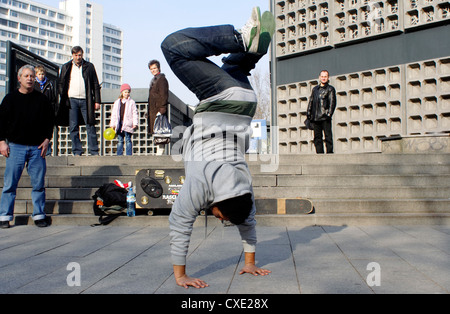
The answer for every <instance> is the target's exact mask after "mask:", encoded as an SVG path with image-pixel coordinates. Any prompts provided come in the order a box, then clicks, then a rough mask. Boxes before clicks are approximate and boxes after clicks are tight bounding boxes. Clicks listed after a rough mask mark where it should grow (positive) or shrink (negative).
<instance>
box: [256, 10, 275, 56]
mask: <svg viewBox="0 0 450 314" xmlns="http://www.w3.org/2000/svg"><path fill="white" fill-rule="evenodd" d="M274 32H275V18H274V17H273V14H272V13H270V12H269V11H266V12H264V13H263V15H262V17H261V33H260V36H259V43H258V50H257V51H258V53H262V54H265V53H267V49H269V45H270V43H271V41H272V36H273V34H274Z"/></svg>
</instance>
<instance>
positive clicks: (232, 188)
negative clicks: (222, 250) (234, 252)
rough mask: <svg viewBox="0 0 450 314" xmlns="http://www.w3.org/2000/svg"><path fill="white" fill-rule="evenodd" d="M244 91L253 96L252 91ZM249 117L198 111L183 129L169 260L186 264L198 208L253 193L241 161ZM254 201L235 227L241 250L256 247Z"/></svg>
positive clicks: (246, 168) (247, 170)
mask: <svg viewBox="0 0 450 314" xmlns="http://www.w3.org/2000/svg"><path fill="white" fill-rule="evenodd" d="M252 95H253V96H252ZM240 96H241V97H242V95H240ZM247 96H248V97H249V98H251V99H252V100H253V99H254V98H253V97H254V93H253V91H249V95H247ZM248 103H249V102H247V104H248ZM251 103H252V102H251ZM253 105H256V99H255V103H254V104H253ZM251 120H252V117H251V116H247V115H240V114H231V113H224V112H200V113H197V114H195V116H194V121H193V125H192V126H190V127H189V128H188V129H187V130H186V131H185V132H184V134H183V139H182V142H181V149H182V152H181V153H182V156H183V159H184V165H185V171H186V180H185V182H184V184H183V187H182V188H181V190H180V193H179V195H178V197H177V199H176V201H175V203H174V205H173V207H172V211H171V214H170V216H169V223H170V230H171V231H170V236H171V242H170V245H171V254H172V263H173V264H174V265H186V256H187V253H188V248H189V242H190V238H191V233H192V230H193V224H194V222H195V220H196V218H197V216H198V215H199V213H200V211H201V210H204V209H207V208H209V207H210V206H211V205H213V204H215V203H217V202H220V201H223V200H225V199H229V198H233V197H236V196H241V195H244V194H247V193H251V194H252V198H253V188H252V177H251V174H250V171H249V168H248V165H247V163H246V161H245V152H246V151H247V149H248V144H249V140H250V136H251V126H250V123H251ZM174 148H176V146H174ZM254 203H255V202H254V201H253V208H252V210H251V213H250V215H249V217H248V218H247V220H246V221H245V222H244V223H243V224H241V225H238V226H237V228H238V229H239V232H240V235H241V238H242V243H243V246H244V251H245V252H255V246H256V230H255V226H256V221H255V212H256V208H255V204H254Z"/></svg>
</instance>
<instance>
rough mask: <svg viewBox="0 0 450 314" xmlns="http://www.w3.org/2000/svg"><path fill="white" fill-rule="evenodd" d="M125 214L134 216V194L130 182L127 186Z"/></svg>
mask: <svg viewBox="0 0 450 314" xmlns="http://www.w3.org/2000/svg"><path fill="white" fill-rule="evenodd" d="M127 216H128V217H134V216H136V194H134V191H133V187H132V186H131V184H130V185H129V186H128V194H127Z"/></svg>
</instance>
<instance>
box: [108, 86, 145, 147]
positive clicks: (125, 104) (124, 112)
mask: <svg viewBox="0 0 450 314" xmlns="http://www.w3.org/2000/svg"><path fill="white" fill-rule="evenodd" d="M130 95H131V87H130V85H128V84H123V85H122V86H121V87H120V96H119V99H117V100H116V102H115V103H114V105H113V109H112V113H111V122H110V127H112V128H113V129H114V130H115V131H116V134H117V140H118V143H117V156H122V155H123V148H124V142H125V144H126V149H125V153H126V155H127V156H131V155H133V141H132V137H133V133H134V130H135V129H137V127H138V122H139V120H138V119H139V114H138V110H137V107H136V103H135V102H134V100H133V99H131V97H130Z"/></svg>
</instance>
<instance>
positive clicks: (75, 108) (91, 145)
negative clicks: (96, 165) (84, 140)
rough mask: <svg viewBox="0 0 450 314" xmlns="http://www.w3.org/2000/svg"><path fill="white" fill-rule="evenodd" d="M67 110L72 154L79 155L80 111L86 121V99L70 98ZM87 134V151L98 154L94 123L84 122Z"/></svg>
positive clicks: (81, 149) (81, 148)
mask: <svg viewBox="0 0 450 314" xmlns="http://www.w3.org/2000/svg"><path fill="white" fill-rule="evenodd" d="M70 107H71V108H70V111H69V132H70V139H71V141H72V154H74V155H81V154H82V153H83V147H82V145H81V141H80V123H82V121H80V113H81V117H82V118H83V119H84V121H87V103H86V99H77V98H70ZM86 132H87V136H88V152H89V154H91V155H98V141H97V130H96V129H95V125H88V124H86Z"/></svg>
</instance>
